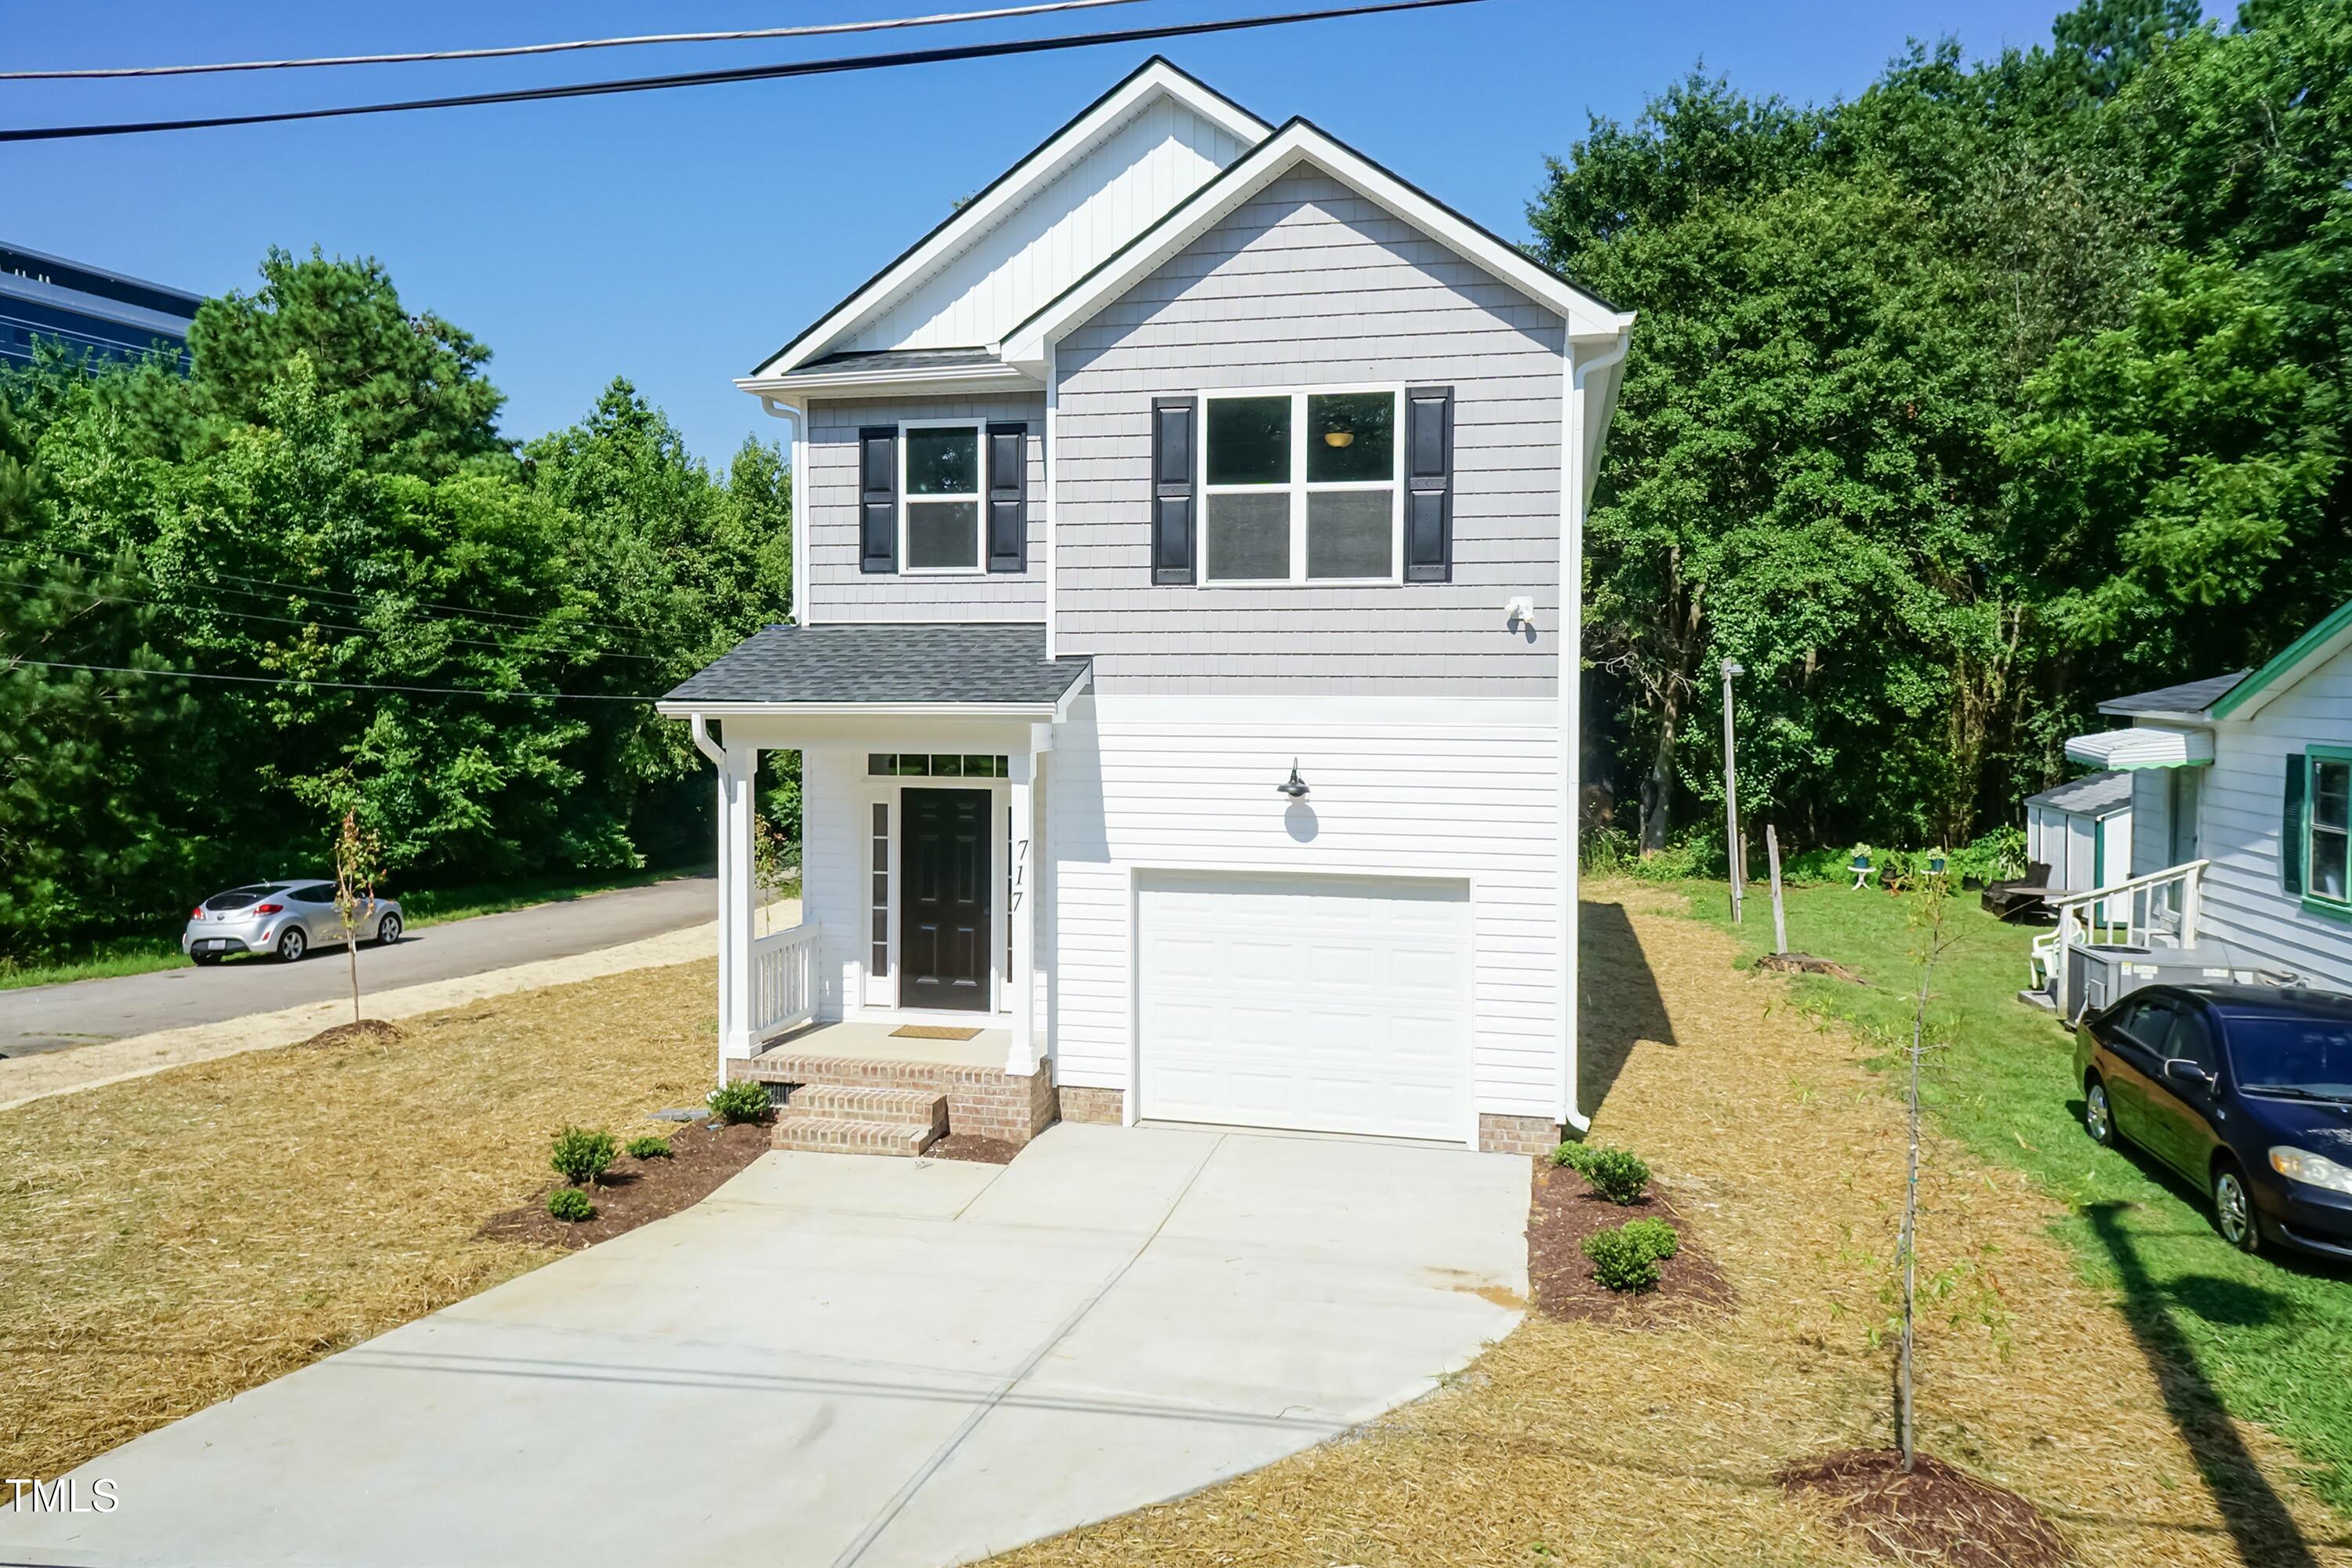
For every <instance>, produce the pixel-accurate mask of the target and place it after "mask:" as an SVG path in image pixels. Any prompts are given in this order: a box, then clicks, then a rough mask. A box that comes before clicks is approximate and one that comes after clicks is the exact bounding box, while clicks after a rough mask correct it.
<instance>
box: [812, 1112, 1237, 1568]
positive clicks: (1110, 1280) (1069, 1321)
mask: <svg viewBox="0 0 2352 1568" xmlns="http://www.w3.org/2000/svg"><path fill="white" fill-rule="evenodd" d="M1224 1146H1225V1135H1224V1134H1223V1133H1219V1134H1217V1140H1216V1142H1213V1143H1212V1144H1210V1145H1209V1150H1208V1152H1206V1153H1204V1154H1202V1156H1201V1161H1200V1163H1198V1164H1196V1165H1194V1166H1193V1167H1192V1173H1191V1174H1189V1175H1187V1176H1186V1177H1185V1178H1184V1184H1183V1185H1182V1186H1181V1187H1180V1188H1178V1189H1177V1191H1176V1195H1175V1196H1174V1197H1173V1198H1171V1199H1170V1200H1169V1202H1168V1206H1167V1207H1166V1208H1165V1209H1163V1210H1161V1211H1160V1218H1159V1220H1158V1222H1157V1223H1155V1224H1154V1225H1153V1226H1152V1227H1151V1230H1150V1234H1148V1235H1147V1236H1145V1237H1144V1238H1143V1239H1142V1240H1141V1241H1139V1242H1138V1243H1137V1244H1136V1247H1135V1250H1134V1251H1132V1252H1130V1253H1129V1254H1128V1255H1127V1259H1126V1261H1125V1262H1123V1263H1121V1264H1120V1265H1119V1266H1118V1268H1114V1269H1112V1270H1111V1271H1110V1273H1109V1275H1108V1277H1107V1278H1106V1279H1104V1280H1103V1282H1102V1283H1101V1284H1100V1285H1097V1286H1096V1287H1095V1289H1093V1291H1092V1292H1090V1293H1089V1294H1088V1295H1087V1299H1086V1300H1084V1301H1081V1302H1079V1303H1078V1305H1077V1308H1076V1310H1074V1311H1072V1312H1071V1313H1070V1315H1069V1316H1068V1317H1066V1318H1065V1319H1063V1320H1062V1321H1061V1322H1059V1323H1057V1324H1055V1328H1054V1331H1053V1332H1052V1333H1050V1334H1047V1335H1046V1336H1045V1340H1044V1342H1042V1343H1040V1344H1039V1345H1038V1346H1037V1348H1036V1349H1035V1350H1034V1351H1032V1352H1030V1353H1029V1355H1028V1357H1027V1358H1026V1359H1024V1361H1023V1362H1022V1363H1021V1364H1020V1365H1019V1366H1016V1367H1015V1368H1013V1375H1012V1376H1010V1377H1008V1378H1006V1379H1005V1380H1004V1382H1003V1385H1002V1386H1000V1387H999V1388H997V1389H996V1390H995V1391H994V1392H992V1393H991V1394H989V1396H988V1397H987V1398H986V1399H984V1400H982V1401H981V1403H980V1404H979V1405H977V1406H975V1407H974V1408H973V1410H972V1412H971V1414H970V1415H967V1416H965V1417H964V1418H963V1420H962V1421H961V1422H960V1423H958V1424H957V1426H956V1429H955V1430H954V1431H953V1432H950V1433H949V1434H948V1438H947V1441H946V1442H944V1443H941V1444H940V1446H939V1447H938V1448H937V1449H935V1450H933V1452H932V1454H931V1457H930V1458H928V1459H926V1460H924V1461H923V1463H922V1464H921V1465H920V1466H919V1467H917V1468H916V1470H915V1473H914V1474H913V1475H911V1476H909V1477H908V1478H907V1484H906V1485H904V1486H902V1487H900V1488H899V1489H898V1492H897V1493H896V1494H895V1495H893V1496H892V1498H891V1499H890V1500H889V1501H888V1502H887V1503H885V1504H884V1505H883V1507H882V1511H881V1512H880V1513H878V1514H877V1515H876V1516H875V1517H874V1518H873V1520H871V1521H869V1522H868V1523H867V1524H866V1528H865V1529H864V1530H861V1531H858V1532H857V1536H856V1539H855V1540H853V1541H852V1542H850V1543H849V1544H848V1545H847V1546H845V1547H844V1548H843V1549H842V1552H841V1555H840V1556H838V1557H836V1558H835V1559H834V1560H833V1568H854V1565H855V1564H856V1563H857V1561H858V1560H859V1559H860V1558H862V1557H864V1556H865V1555H866V1552H868V1551H870V1550H872V1548H873V1545H874V1543H875V1542H877V1541H879V1540H880V1539H881V1538H882V1532H883V1531H887V1530H888V1529H889V1528H890V1526H891V1525H892V1524H893V1523H894V1522H896V1521H897V1520H898V1516H899V1515H900V1514H902V1513H904V1512H905V1511H906V1510H907V1505H908V1503H910V1502H913V1501H914V1500H915V1494H916V1493H918V1492H919V1491H921V1490H922V1489H923V1488H924V1487H925V1486H926V1485H927V1484H929V1481H930V1479H931V1478H932V1477H933V1476H935V1475H937V1474H939V1472H940V1468H941V1467H942V1466H944V1465H945V1464H946V1463H947V1462H948V1460H949V1459H950V1458H953V1457H954V1456H955V1452H956V1450H957V1449H958V1448H961V1447H963V1441H964V1439H965V1438H967V1437H969V1436H971V1434H972V1432H973V1430H974V1429H975V1428H977V1427H978V1426H980V1424H981V1423H982V1421H984V1420H986V1419H987V1418H988V1415H989V1412H991V1411H992V1410H994V1409H996V1408H998V1407H999V1406H1000V1405H1003V1403H1004V1401H1005V1400H1006V1399H1007V1398H1008V1397H1010V1396H1011V1394H1012V1393H1013V1390H1014V1389H1016V1388H1018V1387H1019V1386H1021V1384H1022V1381H1023V1380H1024V1378H1026V1377H1027V1376H1028V1375H1029V1374H1030V1373H1033V1372H1034V1371H1036V1370H1037V1368H1038V1367H1039V1366H1040V1365H1041V1364H1043V1363H1044V1362H1045V1358H1046V1357H1047V1356H1049V1355H1051V1354H1052V1353H1053V1352H1054V1347H1055V1345H1058V1344H1060V1343H1061V1342H1063V1341H1064V1340H1066V1339H1067V1338H1069V1337H1070V1334H1071V1332H1072V1331H1074V1330H1076V1328H1077V1326H1078V1325H1079V1324H1080V1323H1081V1322H1083V1321H1086V1317H1087V1313H1089V1312H1091V1311H1093V1310H1095V1308H1096V1307H1097V1306H1099V1305H1100V1304H1101V1302H1102V1299H1103V1298H1104V1297H1105V1296H1108V1295H1109V1294H1110V1290H1111V1287H1112V1286H1114V1285H1117V1284H1118V1282H1119V1281H1120V1280H1122V1279H1126V1278H1127V1275H1128V1271H1129V1269H1131V1268H1134V1267H1135V1265H1136V1262H1137V1260H1138V1259H1139V1258H1142V1256H1143V1255H1144V1253H1145V1252H1146V1251H1147V1250H1148V1249H1150V1246H1151V1244H1152V1243H1153V1242H1155V1241H1157V1240H1159V1239H1160V1232H1161V1231H1162V1230H1164V1229H1166V1228H1167V1226H1168V1222H1169V1220H1171V1218H1173V1217H1174V1216H1175V1214H1176V1211H1177V1209H1179V1208H1180V1207H1181V1206H1182V1205H1183V1202H1184V1200H1185V1199H1186V1198H1187V1197H1189V1196H1191V1195H1192V1188H1193V1185H1194V1184H1196V1183H1198V1182H1199V1181H1200V1179H1201V1173H1202V1172H1203V1171H1205V1170H1207V1169H1208V1168H1209V1162H1210V1161H1212V1160H1213V1159H1215V1158H1216V1157H1217V1152H1218V1151H1219V1150H1221V1149H1223V1147H1224ZM992 1185H993V1184H992ZM986 1190H987V1189H986V1188H982V1191H983V1192H984V1191H986Z"/></svg>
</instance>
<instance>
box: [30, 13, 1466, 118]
mask: <svg viewBox="0 0 2352 1568" xmlns="http://www.w3.org/2000/svg"><path fill="white" fill-rule="evenodd" d="M1480 3H1482V0H1375V3H1373V4H1370V5H1343V6H1339V7H1336V8H1333V9H1330V10H1324V11H1289V12H1284V13H1281V14H1279V15H1276V16H1233V17H1227V18H1225V19H1224V20H1222V21H1215V22H1186V23H1176V24H1171V25H1168V26H1159V27H1130V28H1128V29H1127V30H1125V31H1123V32H1109V33H1077V34H1061V35H1057V36H1055V37H1045V38H1014V39H1008V40H1005V41H1003V42H1000V43H993V44H960V45H953V46H948V47H940V48H932V49H905V50H901V51H899V52H898V53H896V54H880V55H844V56H839V57H837V58H832V59H822V60H790V61H785V62H782V63H781V64H777V65H765V66H740V67H737V68H733V69H730V70H711V71H682V72H679V73H677V74H676V75H671V76H644V77H629V78H625V79H618V80H612V81H589V82H573V83H570V84H567V85H563V86H559V87H530V88H515V89H509V90H508V91H505V92H477V93H462V94H457V95H454V96H451V97H446V98H413V99H408V100H404V101H401V102H395V103H356V104H345V105H342V106H341V107H338V108H331V109H284V110H274V111H271V112H268V113H259V114H215V115H208V116H205V117H204V118H201V119H194V120H140V121H118V122H115V123H113V124H107V125H42V126H30V127H25V128H21V129H17V130H9V131H0V142H59V141H67V140H72V139H76V138H81V137H89V136H138V135H147V134H151V133H153V132H163V131H211V130H218V129H220V128H222V127H224V126H231V125H282V124H285V123H287V122H288V121H298V120H341V119H346V118H349V117H350V116H352V115H358V114H401V113H406V112H409V111H411V110H420V109H470V108H477V107H479V106H482V105H485V104H494V103H541V102H546V101H549V100H556V99H567V98H598V97H603V96H605V95H607V94H612V93H623V92H654V91H658V90H661V89H667V88H680V87H716V86H722V85H726V84H729V83H733V82H746V81H777V80H782V79H786V78H791V77H804V76H834V75H839V74H841V73H844V72H848V71H864V70H883V69H887V68H896V67H899V66H919V65H937V64H940V63H943V62H945V61H949V60H979V59H996V58H1003V57H1004V56H1007V55H1035V54H1049V53H1054V52H1056V51H1059V50H1062V49H1080V48H1092V47H1097V46H1098V45H1105V44H1132V43H1140V42H1143V41H1145V40H1147V39H1152V38H1186V37H1201V36H1202V35H1205V34H1211V33H1232V32H1240V31H1243V30H1245V29H1253V28H1258V27H1280V26H1290V25H1292V24H1294V23H1299V22H1328V21H1334V20H1338V19H1339V18H1341V17H1346V16H1379V15H1381V14H1383V13H1386V12H1393V11H1428V10H1434V9H1436V8H1438V7H1440V6H1445V5H1477V4H1480Z"/></svg>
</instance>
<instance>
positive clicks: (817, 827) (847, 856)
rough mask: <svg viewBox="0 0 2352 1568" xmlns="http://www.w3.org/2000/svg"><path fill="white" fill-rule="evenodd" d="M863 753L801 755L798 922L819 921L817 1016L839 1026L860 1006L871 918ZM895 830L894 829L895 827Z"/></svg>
mask: <svg viewBox="0 0 2352 1568" xmlns="http://www.w3.org/2000/svg"><path fill="white" fill-rule="evenodd" d="M865 792H866V753H865V752H848V751H844V750H842V749H841V748H839V747H837V746H836V747H812V748H810V749H809V750H807V751H805V752H802V753H801V918H802V919H803V920H813V921H819V922H820V923H821V926H822V930H821V931H820V934H819V936H818V947H817V965H816V969H817V1000H816V1016H818V1017H820V1018H825V1019H836V1020H837V1019H839V1018H840V1017H842V1016H843V1013H844V1008H845V1005H854V1004H855V1003H856V1001H857V1000H858V997H857V986H858V982H859V979H860V977H861V976H862V975H863V973H865V962H866V959H865V944H866V935H867V931H868V930H869V928H870V925H871V920H870V916H869V914H868V903H867V900H868V896H869V894H868V889H869V887H870V885H871V884H870V882H869V880H868V878H867V875H866V873H867V871H868V869H869V868H868V867H867V865H866V841H867V839H868V838H870V837H872V833H871V828H872V823H871V821H870V820H869V817H868V811H869V809H870V808H869V807H868V806H867V805H866V801H865V798H864V796H865ZM896 826H897V825H896V824H895V823H894V824H892V827H893V828H894V830H895V828H896Z"/></svg>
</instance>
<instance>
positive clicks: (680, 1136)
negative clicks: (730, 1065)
mask: <svg viewBox="0 0 2352 1568" xmlns="http://www.w3.org/2000/svg"><path fill="white" fill-rule="evenodd" d="M768 1144H769V1132H768V1129H766V1128H765V1127H762V1126H761V1125H760V1124H759V1123H758V1122H756V1121H736V1122H728V1123H723V1124H721V1123H713V1122H694V1123H691V1124H689V1125H686V1126H682V1127H680V1128H678V1129H677V1131H675V1132H673V1133H671V1134H670V1136H669V1152H668V1153H667V1154H656V1155H652V1156H650V1157H648V1156H642V1155H636V1154H630V1155H625V1156H624V1157H623V1158H621V1159H618V1160H615V1161H614V1163H612V1164H611V1165H610V1166H609V1167H607V1168H606V1170H605V1171H604V1174H603V1175H601V1176H600V1177H598V1178H597V1184H596V1195H595V1205H596V1217H595V1218H593V1219H590V1220H582V1221H579V1222H577V1223H566V1222H565V1221H562V1220H560V1219H557V1218H555V1217H553V1216H552V1215H550V1214H549V1213H548V1212H547V1199H548V1196H549V1194H551V1192H552V1191H553V1190H554V1189H555V1187H557V1186H560V1185H562V1183H551V1184H549V1186H548V1187H546V1188H544V1189H542V1190H541V1191H540V1192H539V1193H537V1194H534V1195H533V1196H532V1198H531V1201H530V1203H528V1204H526V1205H523V1206H522V1207H521V1208H517V1209H509V1210H507V1211H506V1212H505V1213H504V1214H499V1215H491V1216H490V1217H489V1218H488V1220H485V1221H484V1222H483V1223H482V1228H481V1230H480V1231H479V1232H478V1235H479V1236H481V1237H482V1238H483V1239H484V1240H488V1241H527V1242H533V1243H536V1244H537V1245H539V1246H541V1247H565V1248H573V1247H587V1246H590V1245H592V1244H593V1243H595V1242H599V1241H604V1240H608V1239H610V1238H611V1237H615V1236H618V1235H620V1234H621V1233H622V1232H623V1231H626V1230H635V1229H636V1228H637V1226H641V1225H644V1224H646V1223H647V1222H649V1221H652V1220H657V1219H661V1218H663V1217H664V1216H666V1215H674V1214H676V1213H677V1211H678V1210H680V1209H682V1208H688V1207H691V1206H692V1205H695V1204H698V1203H699V1202H701V1201H702V1200H703V1199H704V1198H707V1197H709V1195H710V1194H712V1193H713V1192H716V1191H717V1190H718V1189H719V1185H720V1184H722V1183H724V1182H725V1181H726V1180H727V1179H728V1178H729V1177H730V1176H732V1175H734V1174H735V1173H737V1172H738V1171H740V1170H741V1169H742V1168H743V1167H744V1166H746V1165H748V1164H750V1163H751V1162H752V1161H754V1160H756V1159H758V1158H759V1157H760V1156H761V1153H763V1152H766V1150H767V1148H768Z"/></svg>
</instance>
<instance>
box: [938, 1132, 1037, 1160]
mask: <svg viewBox="0 0 2352 1568" xmlns="http://www.w3.org/2000/svg"><path fill="white" fill-rule="evenodd" d="M1019 1152H1021V1145H1020V1144H1018V1143H1008V1142H1005V1141H1004V1140H1003V1139H1002V1138H982V1137H981V1136H980V1135H979V1134H977V1133H973V1132H950V1133H949V1134H948V1135H947V1136H946V1137H944V1138H942V1139H940V1141H939V1142H936V1143H934V1144H932V1145H931V1146H930V1147H929V1148H928V1149H926V1150H924V1151H923V1158H925V1159H926V1160H970V1161H971V1162H972V1163H975V1164H981V1165H1010V1164H1011V1163H1013V1155H1015V1154H1018V1153H1019Z"/></svg>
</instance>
